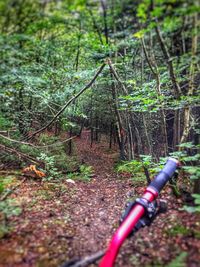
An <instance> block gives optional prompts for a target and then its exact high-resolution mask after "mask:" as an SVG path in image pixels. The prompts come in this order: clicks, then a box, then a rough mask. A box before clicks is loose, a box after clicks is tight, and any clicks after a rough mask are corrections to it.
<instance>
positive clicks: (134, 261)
mask: <svg viewBox="0 0 200 267" xmlns="http://www.w3.org/2000/svg"><path fill="white" fill-rule="evenodd" d="M75 142H76V148H77V153H78V155H79V156H80V158H81V160H82V161H84V162H85V163H87V164H89V165H91V166H93V169H94V175H93V177H92V178H91V181H90V182H84V181H75V184H72V183H69V182H66V181H62V182H56V183H55V182H54V183H53V182H40V181H34V180H31V179H30V180H29V179H27V181H26V182H25V183H23V184H22V185H21V187H20V188H18V189H17V190H16V191H15V193H13V194H12V195H11V196H12V198H15V199H16V200H17V202H18V204H20V205H21V206H22V208H23V211H22V213H21V215H20V216H16V217H12V218H11V219H9V224H10V225H11V226H12V230H11V231H10V233H9V234H8V235H7V236H6V237H4V238H3V239H2V240H1V241H0V266H5V267H19V266H20V267H28V266H30V267H32V266H36V267H43V266H48V267H54V266H59V265H60V264H62V263H63V262H64V261H65V260H68V259H71V258H73V257H79V256H85V255H88V254H91V253H94V252H96V251H98V250H101V249H103V248H105V247H106V245H107V244H108V242H109V240H110V238H111V236H112V234H113V232H114V230H115V229H116V228H117V226H118V221H119V218H120V215H121V212H122V210H123V207H124V205H125V203H126V202H127V200H128V199H130V198H131V197H134V196H138V195H141V194H142V193H143V190H144V187H145V185H140V186H138V184H136V183H134V182H133V180H131V179H130V177H126V176H125V175H124V176H120V175H118V174H116V173H115V172H114V170H113V165H114V163H115V161H116V159H117V157H118V155H117V149H112V150H108V148H107V146H108V145H107V144H106V143H105V142H103V143H100V144H93V147H92V148H91V147H90V144H89V141H88V140H87V136H86V135H83V137H82V138H81V139H77V140H76V141H75ZM170 192H171V191H170V189H169V188H167V189H166V190H165V191H164V193H163V194H162V195H163V197H165V198H167V200H168V203H169V211H168V212H167V213H166V214H163V215H161V216H160V217H159V218H157V219H156V221H155V222H154V223H153V225H152V226H151V227H149V228H148V227H147V228H144V229H142V230H141V231H140V232H138V233H137V234H136V235H135V237H132V238H130V239H128V240H127V241H126V243H125V244H124V246H123V247H122V249H121V251H120V255H119V257H118V258H117V264H116V266H118V267H122V266H123V267H129V266H166V264H167V263H168V262H170V261H171V259H173V258H175V257H176V256H177V255H179V254H180V253H181V252H182V251H186V252H187V253H188V255H187V266H190V267H196V266H199V262H200V253H199V251H200V223H199V221H200V220H199V219H200V218H199V216H197V215H190V214H188V213H186V212H185V211H182V210H180V209H181V207H182V202H181V201H180V200H179V199H178V200H177V199H175V198H174V197H173V196H172V195H171V193H170ZM176 225H181V226H184V229H188V231H185V232H184V233H177V234H174V232H173V231H172V230H173V229H174V227H176ZM172 232H173V234H172ZM181 266H182V265H181Z"/></svg>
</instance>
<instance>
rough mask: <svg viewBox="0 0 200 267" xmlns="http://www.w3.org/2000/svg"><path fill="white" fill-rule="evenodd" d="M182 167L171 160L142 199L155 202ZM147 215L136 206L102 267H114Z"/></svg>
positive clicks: (113, 240)
mask: <svg viewBox="0 0 200 267" xmlns="http://www.w3.org/2000/svg"><path fill="white" fill-rule="evenodd" d="M179 166H180V163H179V161H178V160H176V159H174V158H169V159H168V161H167V163H166V165H165V167H164V168H163V170H162V171H161V172H160V173H159V174H158V175H157V176H156V177H155V179H154V180H153V181H152V182H151V183H150V185H149V186H148V187H147V189H146V190H145V192H144V194H143V196H142V199H144V200H146V201H147V202H148V203H149V202H152V201H154V200H155V199H156V198H157V197H158V194H159V192H160V191H161V190H162V189H163V187H164V186H165V184H166V183H167V182H168V181H169V180H170V178H171V177H172V176H173V174H174V172H175V171H176V169H177V168H178V167H179ZM144 213H145V207H144V206H143V205H141V204H139V203H138V204H136V205H135V206H134V207H133V209H132V210H131V211H130V213H129V215H128V216H127V218H126V219H125V220H124V222H123V223H122V224H121V226H120V227H119V228H118V230H117V231H116V232H115V234H114V236H113V238H112V240H111V242H110V245H109V248H108V250H107V252H106V253H105V255H104V257H103V259H102V261H101V262H100V265H99V266H100V267H113V266H114V263H115V259H116V257H117V254H118V252H119V249H120V247H121V246H122V244H123V242H124V241H125V239H126V238H127V237H128V235H129V234H130V233H131V231H132V230H133V228H134V227H135V225H136V224H137V222H138V221H139V220H140V219H141V218H142V216H143V215H144Z"/></svg>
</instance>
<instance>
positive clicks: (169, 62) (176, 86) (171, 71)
mask: <svg viewBox="0 0 200 267" xmlns="http://www.w3.org/2000/svg"><path fill="white" fill-rule="evenodd" d="M155 29H156V34H157V37H158V41H159V43H160V47H161V50H162V52H163V55H164V58H165V60H166V64H167V66H168V69H169V75H170V78H171V81H172V85H173V89H174V95H175V97H176V98H177V99H178V98H180V96H181V88H180V85H179V83H178V82H177V79H176V75H175V70H174V67H173V62H172V58H171V57H170V54H169V51H168V48H167V45H166V44H165V41H164V39H163V37H162V34H161V32H160V28H159V26H158V22H157V24H156V27H155Z"/></svg>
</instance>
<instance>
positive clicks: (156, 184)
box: [149, 158, 180, 193]
mask: <svg viewBox="0 0 200 267" xmlns="http://www.w3.org/2000/svg"><path fill="white" fill-rule="evenodd" d="M179 165H180V163H179V161H178V160H176V159H174V158H169V159H168V161H167V163H166V164H165V167H164V168H163V170H162V171H161V172H160V173H159V174H158V175H157V176H156V177H155V178H154V179H153V181H152V182H151V183H150V185H149V187H152V188H153V189H154V190H155V191H157V192H158V193H159V192H160V191H161V190H162V189H163V187H164V186H165V185H166V183H167V182H168V181H169V180H170V179H171V177H172V176H173V174H174V172H175V171H176V169H177V168H178V167H179Z"/></svg>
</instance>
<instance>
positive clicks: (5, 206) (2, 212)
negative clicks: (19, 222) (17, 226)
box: [0, 199, 22, 239]
mask: <svg viewBox="0 0 200 267" xmlns="http://www.w3.org/2000/svg"><path fill="white" fill-rule="evenodd" d="M21 212H22V209H21V207H19V206H18V205H17V204H16V203H15V200H13V199H6V200H4V201H1V202H0V216H1V220H0V239H1V238H4V237H5V236H6V235H7V234H8V233H9V232H10V230H11V228H10V226H9V225H8V224H7V218H10V217H12V216H19V215H20V214H21Z"/></svg>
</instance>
